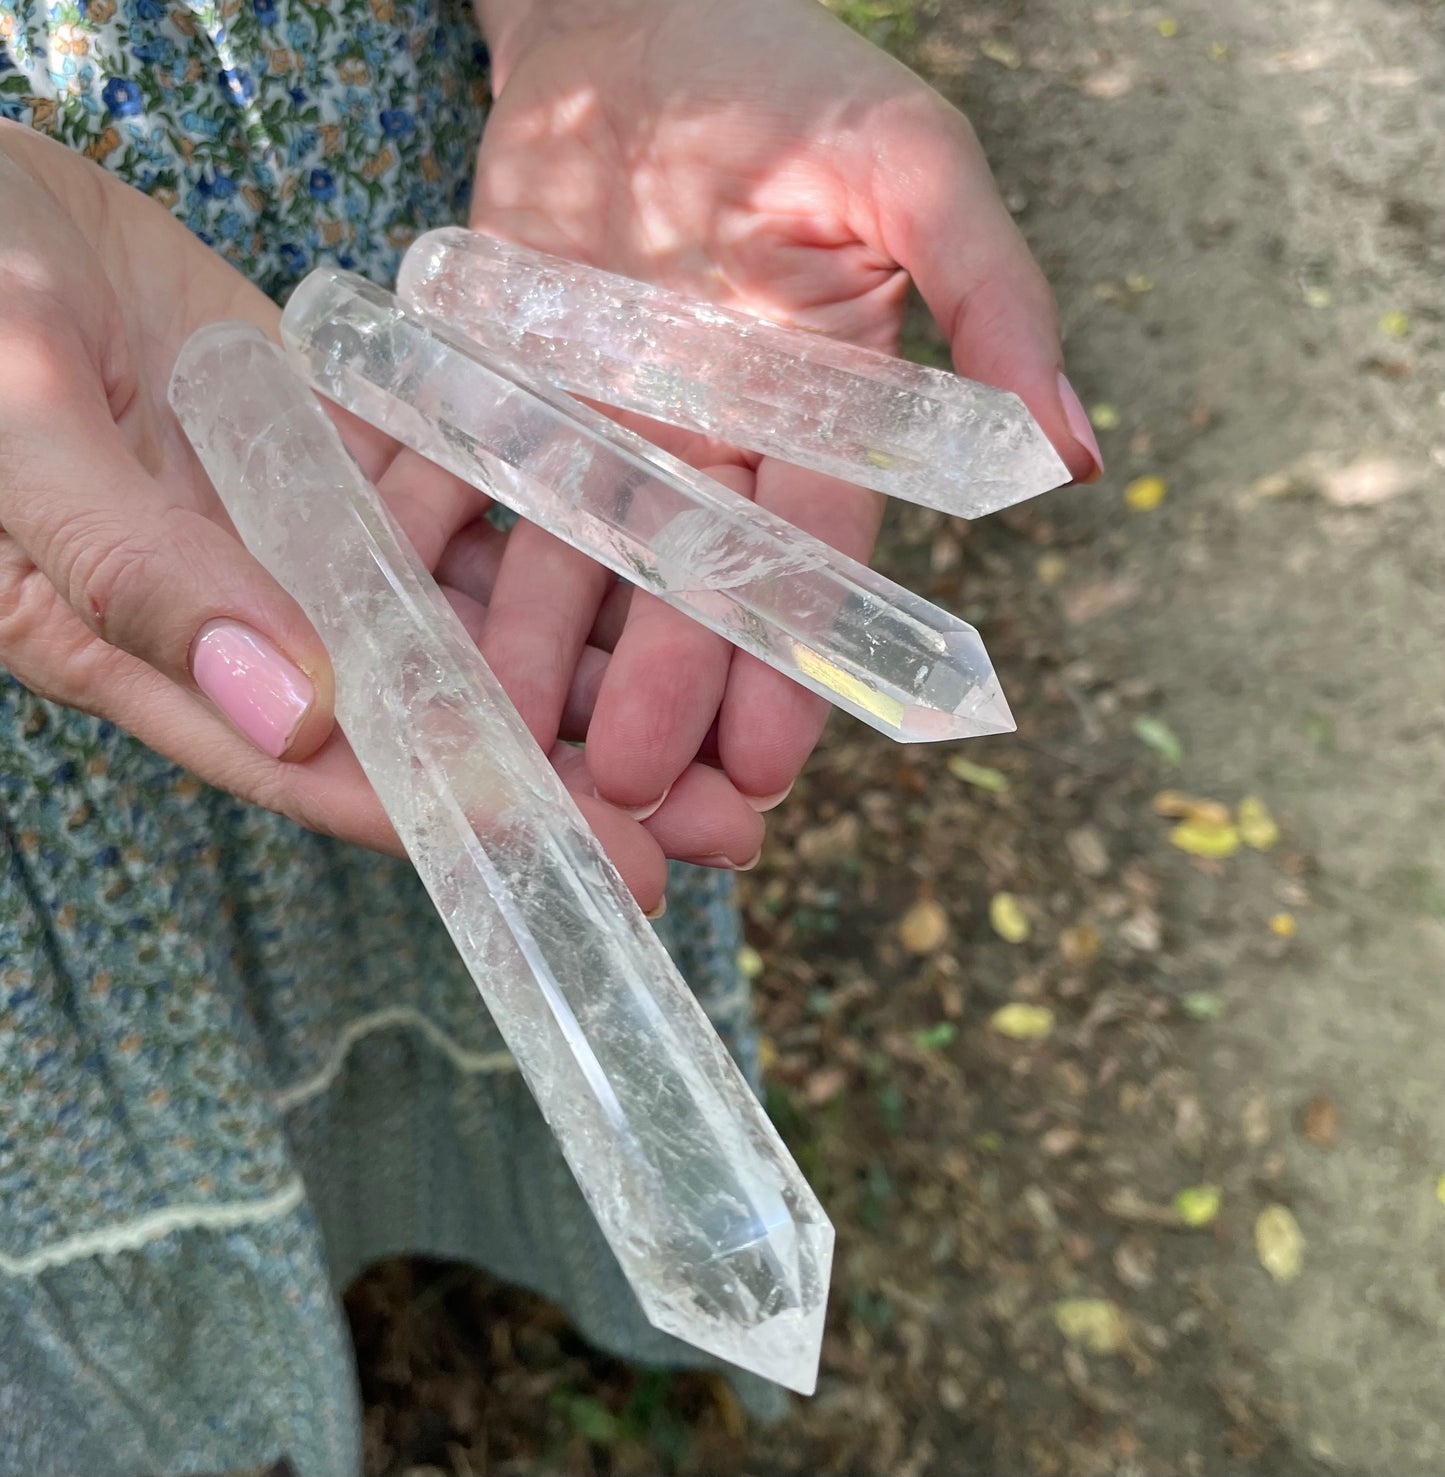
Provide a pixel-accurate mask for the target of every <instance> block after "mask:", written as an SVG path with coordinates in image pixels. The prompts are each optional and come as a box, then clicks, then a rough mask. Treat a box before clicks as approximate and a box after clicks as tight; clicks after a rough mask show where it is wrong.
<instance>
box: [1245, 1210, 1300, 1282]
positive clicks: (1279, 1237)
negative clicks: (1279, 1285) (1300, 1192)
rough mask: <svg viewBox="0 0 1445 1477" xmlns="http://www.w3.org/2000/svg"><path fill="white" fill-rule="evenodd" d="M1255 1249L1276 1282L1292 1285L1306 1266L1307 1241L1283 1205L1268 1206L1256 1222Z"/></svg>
mask: <svg viewBox="0 0 1445 1477" xmlns="http://www.w3.org/2000/svg"><path fill="white" fill-rule="evenodd" d="M1254 1249H1255V1250H1256V1251H1257V1252H1258V1253H1259V1261H1260V1265H1261V1266H1262V1267H1263V1268H1264V1270H1265V1271H1266V1272H1268V1273H1269V1275H1270V1276H1271V1277H1273V1278H1274V1280H1275V1281H1276V1282H1292V1281H1294V1279H1295V1278H1296V1277H1298V1276H1299V1274H1300V1268H1301V1267H1302V1266H1303V1265H1304V1250H1305V1238H1304V1236H1303V1235H1302V1234H1301V1232H1300V1228H1299V1222H1298V1221H1296V1220H1295V1218H1294V1216H1293V1215H1291V1214H1290V1212H1289V1211H1288V1210H1287V1209H1286V1208H1285V1207H1284V1206H1283V1205H1266V1206H1265V1208H1264V1209H1263V1210H1262V1211H1260V1213H1259V1218H1258V1219H1257V1220H1256V1221H1255V1223H1254Z"/></svg>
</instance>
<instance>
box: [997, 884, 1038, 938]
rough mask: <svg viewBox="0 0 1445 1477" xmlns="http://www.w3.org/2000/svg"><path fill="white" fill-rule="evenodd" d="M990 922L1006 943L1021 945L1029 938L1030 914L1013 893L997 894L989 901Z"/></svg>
mask: <svg viewBox="0 0 1445 1477" xmlns="http://www.w3.org/2000/svg"><path fill="white" fill-rule="evenodd" d="M988 921H989V922H990V923H991V924H992V925H993V931H994V932H995V933H996V934H997V935H998V936H999V937H1000V938H1001V939H1003V940H1004V942H1005V943H1010V944H1021V943H1023V941H1024V940H1025V939H1026V938H1028V936H1029V919H1028V914H1027V913H1025V912H1024V910H1023V905H1022V904H1021V903H1020V902H1019V900H1018V899H1017V898H1016V897H1015V896H1014V895H1013V893H1011V892H996V893H994V895H993V896H992V897H991V898H990V899H989V901H988Z"/></svg>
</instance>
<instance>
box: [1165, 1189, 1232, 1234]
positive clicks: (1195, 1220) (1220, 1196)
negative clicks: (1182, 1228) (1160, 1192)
mask: <svg viewBox="0 0 1445 1477" xmlns="http://www.w3.org/2000/svg"><path fill="white" fill-rule="evenodd" d="M1223 1203H1224V1192H1223V1191H1222V1190H1221V1189H1220V1188H1219V1186H1218V1185H1191V1186H1190V1187H1189V1188H1188V1189H1187V1190H1181V1191H1180V1192H1179V1193H1178V1194H1177V1195H1176V1196H1175V1197H1174V1209H1175V1210H1176V1211H1178V1212H1179V1219H1180V1220H1181V1221H1183V1222H1184V1224H1185V1225H1186V1226H1195V1227H1199V1226H1207V1225H1208V1224H1209V1223H1210V1221H1212V1220H1213V1219H1214V1218H1215V1216H1217V1215H1218V1214H1219V1207H1220V1206H1221V1205H1222V1204H1223Z"/></svg>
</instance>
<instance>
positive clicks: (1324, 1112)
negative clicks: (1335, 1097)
mask: <svg viewBox="0 0 1445 1477" xmlns="http://www.w3.org/2000/svg"><path fill="white" fill-rule="evenodd" d="M1339 1131H1340V1110H1339V1109H1338V1108H1337V1107H1336V1106H1335V1105H1334V1103H1332V1102H1331V1101H1330V1099H1329V1098H1327V1097H1315V1098H1311V1099H1310V1100H1309V1102H1307V1103H1306V1104H1305V1108H1304V1112H1303V1113H1301V1114H1300V1132H1301V1133H1302V1134H1303V1135H1304V1136H1305V1138H1306V1139H1308V1140H1309V1142H1310V1143H1312V1144H1313V1145H1314V1146H1315V1148H1317V1149H1329V1148H1333V1147H1334V1142H1335V1139H1336V1138H1337V1137H1338V1135H1339Z"/></svg>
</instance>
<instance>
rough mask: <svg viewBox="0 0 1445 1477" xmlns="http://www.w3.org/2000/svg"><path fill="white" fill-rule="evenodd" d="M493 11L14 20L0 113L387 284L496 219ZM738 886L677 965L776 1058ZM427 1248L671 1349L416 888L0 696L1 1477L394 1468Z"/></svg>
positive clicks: (200, 8) (132, 749)
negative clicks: (357, 1292) (381, 1421)
mask: <svg viewBox="0 0 1445 1477" xmlns="http://www.w3.org/2000/svg"><path fill="white" fill-rule="evenodd" d="M485 101H486V92H485V53H484V51H483V50H482V48H481V43H480V40H479V38H478V37H477V35H476V33H475V31H474V30H473V28H472V25H471V21H470V18H469V15H468V13H467V12H465V11H464V10H462V9H460V8H459V9H457V10H455V11H452V10H450V9H448V8H446V7H438V6H437V5H436V4H435V3H434V0H418V3H417V4H415V5H407V4H402V3H397V0H361V3H357V0H336V3H334V4H330V5H327V4H322V5H319V6H318V5H311V4H306V3H304V0H244V3H242V0H222V3H220V4H219V5H217V4H211V3H207V4H204V5H202V4H195V3H189V4H187V3H181V4H174V3H173V4H171V5H170V6H169V8H167V7H165V6H163V5H162V3H161V0H121V3H120V5H119V7H117V4H116V0H89V3H88V4H77V3H74V0H64V3H62V4H59V5H52V6H50V7H49V8H48V9H47V8H45V7H43V6H41V5H31V4H26V3H21V4H19V5H16V4H15V3H14V0H0V116H4V117H11V118H15V119H18V120H19V121H21V122H23V123H26V124H29V125H30V126H32V127H37V128H41V129H45V130H47V131H50V132H52V133H54V134H56V135H57V136H59V137H60V138H62V139H64V140H65V141H66V142H67V143H68V144H70V145H71V146H72V147H75V148H77V149H82V150H84V151H85V152H87V153H88V154H90V155H91V156H92V157H93V158H96V159H98V160H100V161H101V162H102V163H104V164H105V165H106V166H107V167H110V168H113V169H116V170H117V172H119V173H120V174H121V175H122V176H123V177H125V178H127V179H129V180H131V181H132V182H134V183H136V184H138V185H140V186H141V187H142V188H144V189H147V190H148V191H149V192H150V193H152V194H153V195H155V196H156V197H157V198H159V199H160V200H162V201H163V202H164V203H166V204H167V205H169V206H170V207H171V208H172V209H173V210H174V211H175V212H176V213H177V214H178V215H179V216H180V218H181V219H182V220H184V221H186V222H187V223H188V224H189V225H190V226H191V227H192V228H193V229H194V230H196V231H197V232H198V234H200V235H202V236H203V237H204V238H206V239H207V240H209V241H210V242H211V243H212V244H214V245H215V246H216V247H217V249H219V250H221V251H223V252H224V253H225V254H226V255H228V256H229V257H231V259H232V260H234V261H235V262H236V263H237V265H238V266H240V267H241V268H242V269H243V270H245V271H246V272H247V273H248V274H249V275H251V276H252V277H253V278H254V279H255V280H257V281H258V282H260V283H261V284H262V285H263V286H264V287H265V288H267V290H268V291H270V292H272V293H273V294H275V295H278V296H280V295H284V293H285V291H286V290H287V289H288V288H289V286H290V285H291V284H292V283H294V281H295V280H296V279H297V278H298V277H299V276H300V275H302V274H303V273H304V272H305V271H307V270H309V268H310V267H311V266H313V265H315V264H316V263H317V262H318V261H321V260H326V261H332V262H336V263H339V264H341V265H343V266H347V267H351V268H353V269H356V270H360V271H364V272H367V273H369V274H371V275H373V276H375V277H376V278H377V279H378V280H383V281H389V280H390V278H391V276H392V275H393V273H394V271H395V266H396V262H397V259H398V257H399V254H400V252H401V250H402V249H404V247H405V245H406V243H407V242H408V241H409V240H410V239H411V237H412V235H414V234H415V233H416V232H417V231H418V230H420V229H424V228H426V227H428V226H431V225H435V224H439V223H442V222H445V221H450V220H455V219H458V218H459V217H461V216H463V215H464V213H465V203H466V182H467V179H468V177H469V174H470V169H471V165H472V159H473V155H474V150H475V146H476V142H477V139H478V136H479V134H480V130H481V126H482V122H483V119H484V116H485ZM731 885H732V879H731V877H730V876H728V875H725V874H719V873H716V872H704V871H699V870H697V869H692V868H683V867H675V868H674V869H673V873H672V877H671V883H670V888H669V911H668V914H667V916H666V918H665V919H664V920H663V921H662V923H661V924H660V925H659V932H660V933H661V934H662V937H663V939H664V942H665V943H666V944H667V946H668V948H669V949H670V950H671V951H672V953H673V955H674V957H675V958H676V960H677V962H678V964H679V966H680V967H681V969H682V971H683V973H684V975H685V976H686V978H687V979H688V980H689V981H690V982H691V983H692V985H693V987H694V988H695V989H696V990H697V992H698V994H699V997H700V998H701V1000H702V1002H703V1004H704V1006H705V1007H706V1009H707V1010H708V1012H709V1014H710V1015H711V1017H712V1018H713V1020H714V1021H715V1023H716V1024H717V1025H718V1027H719V1030H720V1031H721V1032H722V1034H723V1036H724V1039H725V1040H727V1042H728V1044H729V1045H730V1046H731V1047H732V1049H733V1050H734V1052H735V1054H736V1055H737V1056H738V1058H739V1060H740V1061H741V1062H742V1063H743V1065H744V1068H745V1070H747V1071H748V1072H749V1073H752V1072H753V1071H754V1069H755V1062H754V1056H753V1043H752V1040H751V1035H750V1026H749V1011H748V996H747V989H746V985H745V983H744V982H743V980H742V979H741V978H740V976H739V974H738V971H737V966H736V956H737V949H738V943H739V937H738V920H737V913H736V909H735V907H734V905H733V901H732V890H731ZM398 1253H419V1254H425V1255H429V1256H437V1257H445V1258H455V1259H458V1260H460V1261H464V1262H468V1263H472V1264H475V1265H477V1266H480V1267H483V1268H486V1269H487V1270H488V1271H490V1272H492V1273H494V1274H496V1275H498V1276H500V1277H502V1278H505V1279H508V1280H510V1281H513V1282H515V1283H518V1284H520V1285H522V1286H525V1287H529V1288H532V1289H534V1290H537V1291H539V1292H542V1293H544V1294H546V1295H548V1296H550V1297H553V1298H555V1299H557V1300H558V1301H559V1302H560V1303H561V1304H562V1305H563V1306H564V1307H565V1308H566V1310H567V1311H568V1313H569V1314H570V1316H571V1317H572V1319H573V1320H574V1322H575V1323H576V1325H577V1326H578V1328H579V1329H580V1330H581V1331H582V1332H583V1333H584V1334H585V1335H587V1336H588V1337H589V1338H591V1339H592V1340H593V1341H595V1342H596V1343H597V1344H598V1345H599V1346H601V1347H603V1348H606V1349H608V1350H611V1351H613V1352H615V1353H618V1354H621V1355H624V1356H627V1357H631V1358H635V1359H638V1360H642V1361H647V1362H657V1363H687V1362H697V1361H696V1358H695V1356H692V1355H691V1354H690V1351H688V1350H686V1349H684V1348H682V1347H681V1346H680V1345H678V1344H676V1343H675V1342H674V1341H672V1340H670V1339H668V1338H666V1337H664V1336H662V1335H660V1334H658V1333H656V1332H655V1331H653V1330H652V1329H651V1328H650V1327H649V1326H648V1325H647V1324H646V1322H645V1321H644V1319H643V1318H642V1316H641V1314H640V1312H639V1310H638V1307H637V1304H636V1301H635V1299H634V1298H633V1296H632V1294H631V1292H630V1291H629V1289H628V1288H627V1286H626V1284H625V1282H624V1281H623V1280H622V1277H621V1275H620V1273H619V1271H618V1268H617V1266H616V1263H615V1261H614V1260H613V1258H612V1256H611V1253H610V1252H609V1251H608V1249H607V1246H606V1244H605V1242H603V1240H602V1239H601V1236H600V1234H599V1232H598V1231H597V1228H596V1226H595V1223H594V1222H593V1220H592V1218H591V1215H590V1214H589V1212H588V1211H587V1209H586V1206H585V1205H584V1203H583V1201H582V1199H581V1196H580V1194H579V1192H578V1191H577V1188H576V1185H575V1183H574V1181H573V1180H572V1177H571V1174H570V1172H569V1171H568V1170H567V1168H566V1166H565V1164H564V1163H563V1161H562V1159H561V1157H560V1155H559V1154H558V1152H557V1149H556V1146H555V1144H554V1143H553V1141H552V1138H551V1135H550V1134H549V1133H548V1131H547V1129H546V1127H545V1125H544V1124H543V1122H542V1120H541V1118H540V1115H539V1114H538V1112H537V1110H536V1107H535V1105H534V1104H533V1102H532V1100H531V1097H530V1095H529V1094H528V1092H527V1090H526V1088H525V1087H524V1086H523V1085H522V1083H521V1080H520V1078H519V1076H518V1074H517V1072H516V1070H515V1066H514V1064H513V1062H512V1060H511V1058H510V1056H509V1055H508V1054H507V1052H506V1050H505V1048H504V1047H503V1045H502V1043H501V1041H500V1040H499V1038H498V1035H497V1032H496V1030H495V1027H494V1026H493V1024H492V1022H491V1020H490V1019H489V1017H488V1016H487V1014H486V1011H485V1009H484V1008H483V1006H482V1004H481V1002H480V1000H479V998H478V996H477V992H476V989H475V987H474V985H473V984H472V982H471V980H470V979H469V978H468V976H467V975H466V973H465V971H464V970H463V969H462V968H461V965H460V962H459V961H458V959H457V957H456V954H455V952H454V951H453V949H452V947H451V945H450V943H449V941H448V940H447V938H446V936H445V934H444V932H443V930H442V928H441V926H440V924H439V922H438V920H437V919H436V916H435V914H434V913H433V911H432V908H431V906H430V903H429V902H428V900H427V898H426V896H425V894H424V893H423V891H422V889H421V887H420V885H419V883H418V882H417V880H416V877H415V875H414V874H413V873H412V871H411V870H410V868H408V867H406V866H404V865H402V864H399V863H397V862H394V861H391V860H389V859H386V858H382V857H378V856H374V855H371V854H369V853H365V852H362V851H359V850H357V849H355V848H349V847H346V846H343V845H340V844H338V843H336V842H333V841H330V840H327V839H325V838H322V837H318V836H314V835H311V834H309V833H306V832H303V831H301V830H299V829H298V828H297V827H295V826H293V825H292V824H290V823H289V822H287V821H285V820H283V819H281V818H279V817H277V816H274V815H271V814H269V813H266V812H263V811H260V810H256V809H254V808H252V807H249V806H246V805H244V804H242V803H241V802H239V801H236V800H234V799H232V798H231V797H229V796H227V795H224V794H220V793H218V792H216V791H214V790H211V789H209V788H207V787H205V786H203V785H201V784H200V783H199V782H197V781H196V780H194V779H192V778H191V777H190V776H188V775H186V774H184V773H182V772H181V771H179V770H177V769H176V768H175V767H173V766H172V765H170V764H169V763H167V762H166V761H165V760H163V759H161V758H159V757H158V756H156V755H155V754H153V753H151V752H150V751H149V750H147V749H145V748H143V747H142V746H141V745H139V744H137V743H136V742H135V741H133V740H132V739H130V738H129V737H128V736H127V735H125V734H123V733H121V732H119V731H118V730H116V729H115V728H114V727H112V726H111V725H109V724H107V723H104V722H101V721H99V720H97V719H94V718H90V717H87V716H85V715H82V714H78V713H74V712H71V711H68V710H64V709H59V708H56V707H54V706H52V705H50V704H48V703H45V702H43V701H41V700H40V699H38V698H36V697H34V696H33V695H32V694H31V693H29V692H28V691H26V690H25V689H24V688H22V687H21V686H20V685H19V684H18V683H16V682H15V681H14V680H13V679H11V678H10V677H9V676H8V675H6V674H3V673H0V1473H7V1474H8V1473H14V1474H27V1477H41V1474H50V1473H54V1474H57V1477H85V1474H102V1473H103V1474H107V1477H121V1474H131V1473H134V1474H145V1477H164V1474H172V1473H174V1474H196V1473H207V1472H209V1473H215V1472H224V1471H231V1470H239V1469H247V1468H255V1467H258V1466H262V1465H264V1464H265V1463H267V1462H271V1461H274V1460H276V1459H278V1458H280V1457H283V1456H284V1457H286V1458H287V1459H289V1461H290V1462H291V1463H292V1465H293V1466H294V1468H295V1470H296V1471H297V1472H298V1473H299V1474H301V1477H339V1474H344V1473H352V1472H356V1471H358V1470H359V1467H360V1411H359V1402H358V1395H357V1390H356V1382H355V1376H354V1370H353V1365H352V1354H351V1349H350V1344H349V1340H348V1336H347V1330H346V1325H345V1321H344V1318H343V1316H342V1314H341V1310H340V1307H339V1303H338V1300H337V1295H336V1293H337V1289H338V1288H340V1287H342V1286H344V1285H345V1284H346V1283H347V1282H348V1281H349V1280H350V1279H351V1278H352V1277H354V1276H355V1274H356V1273H357V1272H358V1271H360V1270H361V1269H362V1268H363V1267H364V1266H365V1265H366V1264H367V1263H369V1262H371V1261H374V1260H376V1259H378V1258H380V1257H384V1256H388V1255H394V1254H398Z"/></svg>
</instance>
